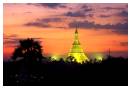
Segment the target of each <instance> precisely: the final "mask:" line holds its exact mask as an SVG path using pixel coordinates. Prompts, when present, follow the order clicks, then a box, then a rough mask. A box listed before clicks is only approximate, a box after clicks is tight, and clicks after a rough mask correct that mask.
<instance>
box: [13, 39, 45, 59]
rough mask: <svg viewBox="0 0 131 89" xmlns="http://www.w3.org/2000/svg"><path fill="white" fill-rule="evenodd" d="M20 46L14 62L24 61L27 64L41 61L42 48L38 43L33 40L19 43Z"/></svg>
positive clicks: (16, 50) (14, 56)
mask: <svg viewBox="0 0 131 89" xmlns="http://www.w3.org/2000/svg"><path fill="white" fill-rule="evenodd" d="M19 43H20V44H19V46H18V47H17V48H16V49H15V51H14V53H13V56H12V59H13V60H14V61H16V60H20V59H24V60H25V61H26V62H32V61H41V59H42V58H43V56H42V47H41V46H40V43H39V42H38V41H34V40H33V39H32V38H28V39H24V40H20V41H19Z"/></svg>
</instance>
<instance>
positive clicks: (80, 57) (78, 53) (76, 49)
mask: <svg viewBox="0 0 131 89" xmlns="http://www.w3.org/2000/svg"><path fill="white" fill-rule="evenodd" d="M74 36H75V37H74V42H73V44H72V48H71V50H70V52H69V53H68V56H70V57H73V58H74V60H72V61H76V62H78V63H81V64H82V63H84V62H86V61H89V59H88V57H87V56H86V55H85V53H84V51H83V49H82V48H81V45H80V42H79V39H78V31H77V27H76V30H75V35H74Z"/></svg>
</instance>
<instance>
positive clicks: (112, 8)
mask: <svg viewBox="0 0 131 89" xmlns="http://www.w3.org/2000/svg"><path fill="white" fill-rule="evenodd" d="M102 9H106V10H123V9H125V8H122V7H104V8H102Z"/></svg>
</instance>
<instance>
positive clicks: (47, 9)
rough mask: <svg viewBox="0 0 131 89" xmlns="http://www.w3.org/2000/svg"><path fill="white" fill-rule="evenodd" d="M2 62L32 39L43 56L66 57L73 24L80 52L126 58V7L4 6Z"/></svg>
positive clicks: (44, 4)
mask: <svg viewBox="0 0 131 89" xmlns="http://www.w3.org/2000/svg"><path fill="white" fill-rule="evenodd" d="M3 11H4V12H3V16H4V22H3V23H4V24H3V26H4V33H3V39H4V46H3V47H4V48H3V53H4V60H8V59H9V58H10V56H11V55H12V53H13V51H14V48H15V47H17V45H18V42H19V40H20V39H23V38H36V40H39V41H40V42H41V45H42V48H43V55H46V56H47V55H67V53H68V52H69V51H70V49H71V47H72V43H73V40H74V32H75V26H76V23H77V24H78V33H79V39H80V43H81V46H82V48H83V49H84V52H85V53H86V54H87V55H88V56H89V57H90V56H92V55H94V54H95V53H99V54H103V55H107V52H108V50H109V48H110V50H111V55H112V56H122V57H127V56H128V4H126V3H125V4H122V3H121V4H109V3H108V4H105V3H103V4H93V3H92V4H91V3H90V4H85V3H83V4H82V3H81V4H78V3H77V4H76V3H75V4H74V3H67V4H62V3H59V4H58V3H54V4H52V3H50V4H49V3H43V4H42V3H28V4H27V3H23V4H22V3H21V4H20V3H19V4H13V3H12V4H8V3H5V4H4V10H3Z"/></svg>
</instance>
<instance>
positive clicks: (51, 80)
mask: <svg viewBox="0 0 131 89" xmlns="http://www.w3.org/2000/svg"><path fill="white" fill-rule="evenodd" d="M26 65H28V66H23V62H22V60H21V61H17V62H7V63H4V74H3V75H4V80H3V81H4V85H33V86H34V85H76V86H78V85H84V86H86V85H87V86H88V85H93V86H94V85H97V86H100V85H108V86H110V85H115V86H118V85H119V86H127V85H128V61H127V59H122V58H112V59H107V60H105V61H103V62H101V63H94V64H92V63H85V64H78V63H75V62H68V63H65V62H64V61H62V60H61V61H53V62H46V63H44V62H43V63H39V62H36V63H35V64H26Z"/></svg>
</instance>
